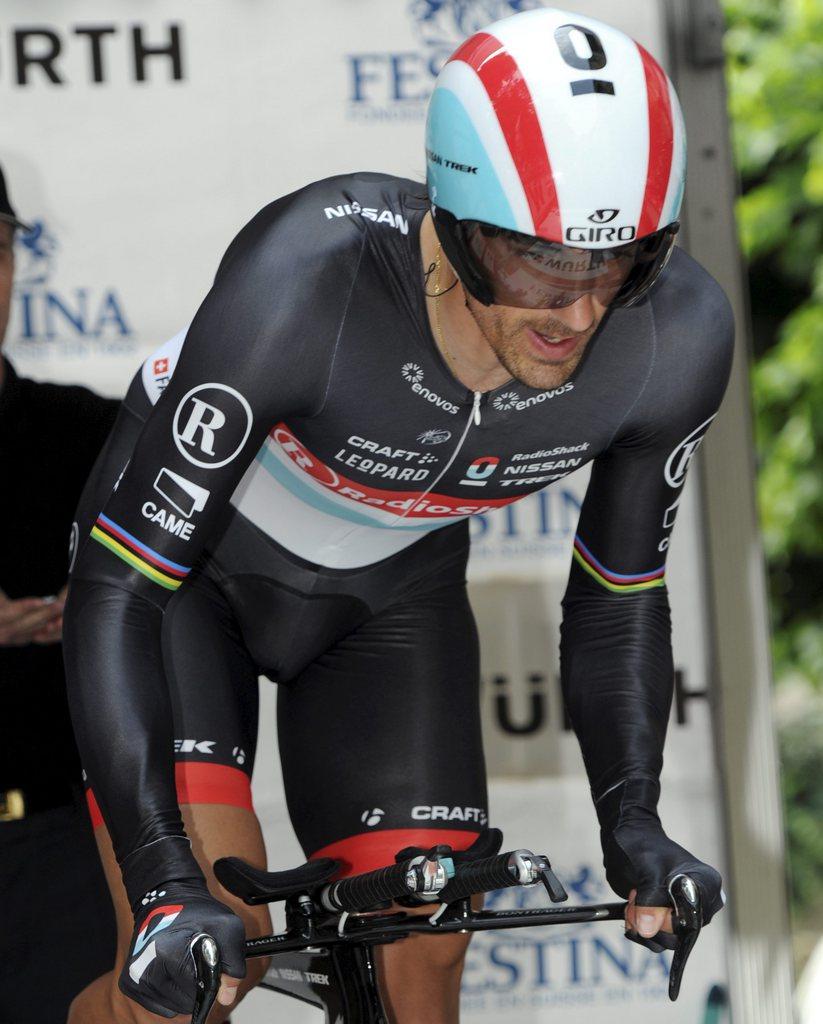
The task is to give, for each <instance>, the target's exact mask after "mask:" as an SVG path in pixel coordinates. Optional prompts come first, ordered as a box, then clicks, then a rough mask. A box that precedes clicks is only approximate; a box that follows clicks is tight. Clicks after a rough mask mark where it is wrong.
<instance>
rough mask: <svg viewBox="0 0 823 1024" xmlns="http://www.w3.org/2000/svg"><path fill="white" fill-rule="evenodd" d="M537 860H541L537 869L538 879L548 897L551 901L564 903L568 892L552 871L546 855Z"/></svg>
mask: <svg viewBox="0 0 823 1024" xmlns="http://www.w3.org/2000/svg"><path fill="white" fill-rule="evenodd" d="M539 860H540V861H541V862H542V863H541V864H540V870H539V877H540V881H541V882H542V883H543V885H544V886H545V889H546V892H547V893H548V894H549V899H550V900H551V901H552V903H565V902H566V900H567V899H568V898H569V894H568V893H567V892H566V890H565V889H564V888H563V883H562V882H561V881H560V879H559V878H558V877H557V875H556V874H555V873H554V871H552V866H551V864H550V863H549V859H548V857H540V858H539Z"/></svg>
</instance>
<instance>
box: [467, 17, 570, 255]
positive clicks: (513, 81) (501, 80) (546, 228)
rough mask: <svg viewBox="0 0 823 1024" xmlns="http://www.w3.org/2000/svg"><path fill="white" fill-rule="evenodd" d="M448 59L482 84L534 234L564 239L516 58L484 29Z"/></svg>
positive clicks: (543, 147) (544, 153)
mask: <svg viewBox="0 0 823 1024" xmlns="http://www.w3.org/2000/svg"><path fill="white" fill-rule="evenodd" d="M450 60H462V61H463V62H464V63H466V64H468V65H469V67H470V68H472V69H473V70H474V71H475V72H476V74H477V76H478V78H479V79H480V81H481V82H482V83H483V86H484V88H485V90H486V92H487V94H488V97H489V99H490V100H491V103H492V107H493V108H494V112H495V114H496V115H497V120H498V121H499V123H500V127H501V129H502V131H503V135H504V137H505V139H506V144H507V145H508V147H509V152H510V153H511V155H512V159H513V160H514V165H515V167H516V168H517V173H518V175H519V177H520V181H521V183H522V185H523V190H524V192H525V193H526V201H527V202H528V204H529V210H530V211H531V215H532V220H533V221H534V232H535V234H537V235H540V236H541V237H542V238H547V239H548V240H549V241H553V242H560V241H562V240H563V229H562V226H561V223H560V206H559V203H558V201H557V189H556V188H555V184H554V175H553V174H552V168H551V163H550V162H549V154H548V151H547V149H546V143H545V140H544V139H543V131H542V129H541V127H540V119H539V118H538V116H537V111H536V110H535V107H534V101H533V100H532V95H531V93H530V92H529V87H528V85H527V84H526V79H525V78H524V77H523V74H522V72H521V71H520V68H519V67H518V66H517V61H515V59H514V58H513V57H512V56H511V54H510V53H508V52H507V51H506V49H505V48H504V46H503V44H502V43H501V42H500V40H499V39H496V38H495V37H494V36H492V35H489V34H488V33H486V32H478V33H477V35H474V36H472V37H471V38H470V39H467V40H466V42H465V43H463V45H462V46H461V47H459V49H457V50H456V51H455V52H454V53H453V54H452V56H451V58H450Z"/></svg>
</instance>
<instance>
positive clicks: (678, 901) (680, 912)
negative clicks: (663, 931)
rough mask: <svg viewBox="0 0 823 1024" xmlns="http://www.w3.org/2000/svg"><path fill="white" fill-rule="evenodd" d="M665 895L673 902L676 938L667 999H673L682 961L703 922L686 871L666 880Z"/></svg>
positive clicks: (693, 884) (695, 890)
mask: <svg viewBox="0 0 823 1024" xmlns="http://www.w3.org/2000/svg"><path fill="white" fill-rule="evenodd" d="M669 895H670V896H671V898H672V905H673V906H674V913H673V914H672V925H673V927H674V934H675V936H676V937H677V939H678V943H677V946H676V947H675V950H674V956H673V958H672V966H671V968H670V970H669V999H671V1001H672V1002H674V1000H675V999H677V997H678V995H679V993H680V982H681V981H682V980H683V972H684V971H685V969H686V961H687V960H688V959H689V956H690V954H691V951H692V950H693V949H694V946H695V943H696V942H697V939H698V937H699V935H700V929H701V928H702V926H703V902H702V900H701V898H700V889H699V888H698V887H697V884H696V882H694V880H693V879H691V878H690V877H689V876H688V875H675V877H674V878H673V879H672V880H671V882H670V883H669Z"/></svg>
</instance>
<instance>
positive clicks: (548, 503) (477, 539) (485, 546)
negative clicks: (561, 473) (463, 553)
mask: <svg viewBox="0 0 823 1024" xmlns="http://www.w3.org/2000/svg"><path fill="white" fill-rule="evenodd" d="M580 508H581V501H580V498H579V497H578V496H577V494H576V493H575V492H574V491H571V490H566V489H562V490H558V489H555V488H553V487H550V488H547V489H545V490H542V491H537V492H536V493H534V494H529V495H527V496H526V497H525V498H523V500H522V501H516V502H513V503H512V504H511V505H505V506H504V507H503V508H501V509H497V510H495V511H494V512H485V513H483V514H482V515H476V516H472V517H471V518H470V519H469V529H470V530H471V537H472V558H476V559H478V560H480V561H482V560H483V558H488V557H491V556H493V555H495V554H501V555H506V556H513V555H518V554H535V553H545V554H552V555H555V554H556V555H558V556H560V555H562V556H563V557H565V556H566V555H568V556H569V557H571V552H570V550H569V548H568V545H569V542H570V540H571V538H572V537H573V536H574V532H575V530H576V528H577V520H578V518H579V517H580ZM535 545H537V546H538V547H539V549H540V552H537V551H536V548H535Z"/></svg>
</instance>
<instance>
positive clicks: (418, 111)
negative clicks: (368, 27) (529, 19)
mask: <svg viewBox="0 0 823 1024" xmlns="http://www.w3.org/2000/svg"><path fill="white" fill-rule="evenodd" d="M543 6H545V4H543V3H541V2H540V0H482V2H479V0H476V2H470V0H409V2H408V4H407V7H406V10H407V14H408V17H409V22H410V27H411V29H412V32H413V33H414V35H416V36H417V44H416V45H415V44H414V43H412V45H411V46H406V47H403V48H402V49H399V50H397V51H394V52H390V51H389V52H387V51H380V50H376V49H375V48H374V47H371V48H368V49H366V50H364V52H362V53H353V54H349V56H348V57H347V64H348V73H349V85H348V97H349V103H348V108H349V109H348V116H349V117H350V118H352V119H353V120H358V121H368V122H371V123H374V124H381V123H385V122H386V121H421V120H423V118H424V117H425V115H426V105H427V103H428V99H429V96H430V95H431V91H432V86H433V85H434V80H435V78H436V77H437V74H438V72H439V71H440V68H441V67H442V66H443V65H444V64H445V63H446V61H447V60H448V58H449V57H450V56H451V55H452V53H454V51H455V50H456V49H457V47H458V46H459V45H460V43H462V42H463V40H464V39H465V38H466V37H467V36H470V35H472V34H473V33H475V32H477V31H479V30H480V29H481V28H483V27H484V26H485V25H488V24H490V23H491V22H493V21H498V20H499V19H501V18H506V17H508V16H509V15H510V14H516V13H517V12H518V11H526V10H533V9H536V8H540V7H543Z"/></svg>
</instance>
